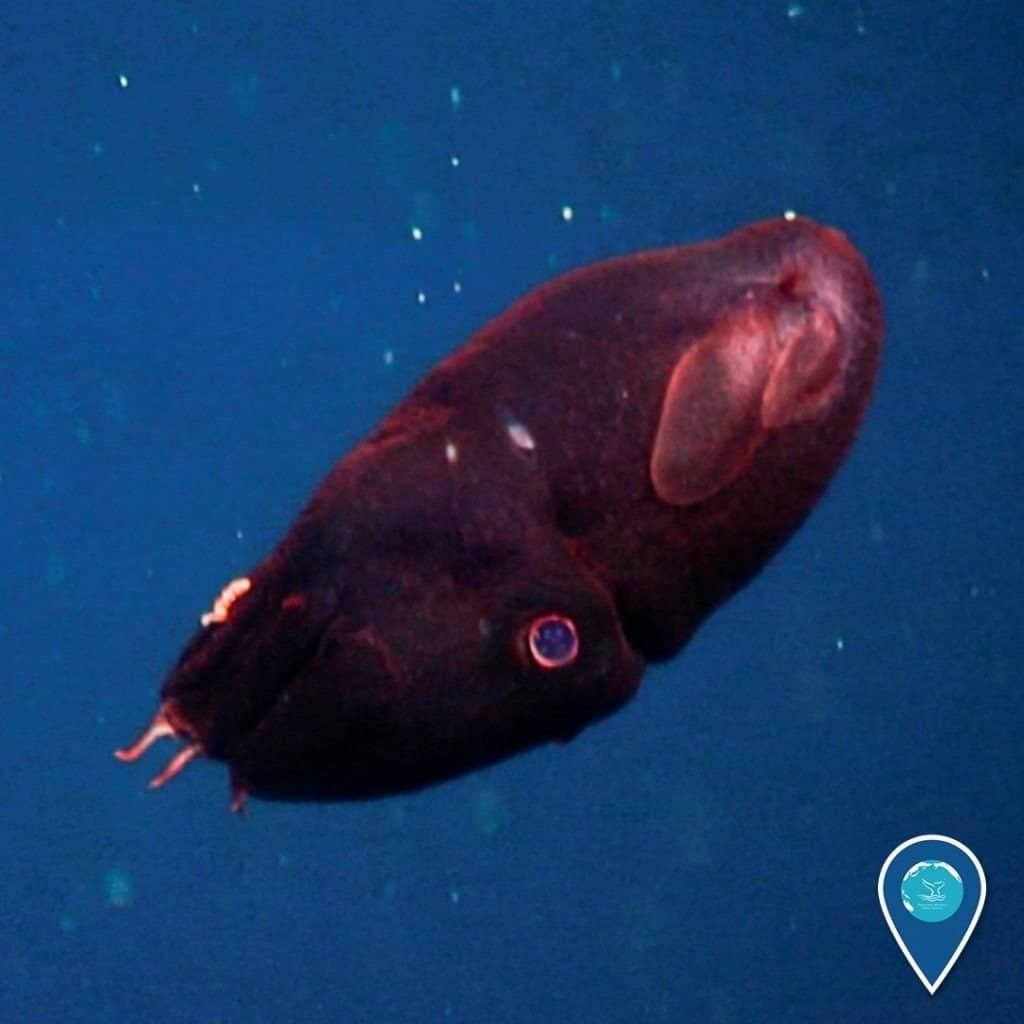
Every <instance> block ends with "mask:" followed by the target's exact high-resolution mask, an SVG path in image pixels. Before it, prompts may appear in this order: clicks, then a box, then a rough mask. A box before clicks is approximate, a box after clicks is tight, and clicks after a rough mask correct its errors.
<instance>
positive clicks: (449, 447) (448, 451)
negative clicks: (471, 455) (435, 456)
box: [444, 441, 459, 466]
mask: <svg viewBox="0 0 1024 1024" xmlns="http://www.w3.org/2000/svg"><path fill="white" fill-rule="evenodd" d="M444 458H445V462H447V463H448V465H449V466H454V465H455V463H456V462H458V461H459V446H458V445H457V444H456V443H455V442H454V441H449V442H448V443H447V444H446V445H445V446H444Z"/></svg>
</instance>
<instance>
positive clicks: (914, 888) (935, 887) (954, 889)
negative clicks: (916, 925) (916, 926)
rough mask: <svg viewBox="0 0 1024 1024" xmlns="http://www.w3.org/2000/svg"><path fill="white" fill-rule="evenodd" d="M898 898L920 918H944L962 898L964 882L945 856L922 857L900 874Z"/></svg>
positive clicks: (958, 905)
mask: <svg viewBox="0 0 1024 1024" xmlns="http://www.w3.org/2000/svg"><path fill="white" fill-rule="evenodd" d="M900 898H901V899H902V901H903V906H904V907H906V909H907V912H908V913H911V914H913V915H914V917H916V918H917V919H918V920H919V921H945V920H946V918H947V917H952V916H953V915H954V914H955V913H956V912H957V910H959V909H960V904H961V903H963V901H964V882H963V879H962V878H961V877H960V875H959V874H957V871H956V868H954V867H953V866H952V865H950V864H947V863H946V862H945V861H944V860H922V861H918V862H917V863H916V864H915V865H914V866H913V867H912V868H911V869H910V870H909V871H908V872H907V873H906V874H905V875H904V876H903V882H902V884H901V885H900Z"/></svg>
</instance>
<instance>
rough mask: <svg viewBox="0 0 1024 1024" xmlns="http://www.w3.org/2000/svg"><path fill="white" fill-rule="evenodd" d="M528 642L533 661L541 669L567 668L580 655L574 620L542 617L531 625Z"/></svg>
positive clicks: (555, 616) (562, 617) (548, 616)
mask: <svg viewBox="0 0 1024 1024" xmlns="http://www.w3.org/2000/svg"><path fill="white" fill-rule="evenodd" d="M527 642H528V643H529V647H530V654H531V655H533V660H534V661H535V662H537V664H538V665H540V667H541V668H565V666H566V665H571V664H572V663H573V662H574V661H575V660H576V656H577V655H578V654H579V653H580V638H579V634H578V633H577V632H576V627H575V625H573V621H572V619H567V618H566V617H565V616H564V615H542V616H541V617H540V618H539V619H534V620H533V622H531V623H530V629H529V632H528V634H527Z"/></svg>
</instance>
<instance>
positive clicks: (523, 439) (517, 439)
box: [505, 418, 537, 452]
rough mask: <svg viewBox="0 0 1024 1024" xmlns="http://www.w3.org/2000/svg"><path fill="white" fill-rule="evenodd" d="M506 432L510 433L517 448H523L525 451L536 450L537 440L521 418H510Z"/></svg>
mask: <svg viewBox="0 0 1024 1024" xmlns="http://www.w3.org/2000/svg"><path fill="white" fill-rule="evenodd" d="M505 432H506V433H507V434H508V436H509V440H510V441H511V442H512V443H513V444H514V445H515V446H516V447H517V448H520V449H522V450H523V451H524V452H532V451H535V450H536V448H537V442H536V441H534V439H533V434H531V433H530V431H529V430H527V428H526V427H524V426H523V424H522V423H520V422H519V420H516V419H511V418H510V419H509V420H508V422H506V424H505Z"/></svg>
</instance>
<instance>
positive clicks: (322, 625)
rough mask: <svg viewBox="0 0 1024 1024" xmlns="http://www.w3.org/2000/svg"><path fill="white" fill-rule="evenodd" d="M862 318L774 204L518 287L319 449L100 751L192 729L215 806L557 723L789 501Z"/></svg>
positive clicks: (829, 456)
mask: <svg viewBox="0 0 1024 1024" xmlns="http://www.w3.org/2000/svg"><path fill="white" fill-rule="evenodd" d="M881 339H882V311H881V304H880V300H879V296H878V293H877V290H876V288H875V286H874V284H873V282H872V279H871V276H870V273H869V271H868V268H867V266H866V265H865V263H864V261H863V259H862V258H861V257H860V256H859V254H858V253H857V252H856V251H855V250H854V249H853V247H852V246H851V245H850V244H849V243H848V242H847V241H846V239H845V238H844V237H843V236H842V235H841V234H839V233H838V232H835V231H833V230H831V229H828V228H823V227H820V226H818V225H816V224H814V223H812V222H810V221H808V220H805V219H800V218H796V219H780V220H773V221H766V222H763V223H759V224H755V225H753V226H751V227H748V228H745V229H743V230H741V231H738V232H736V233H734V234H732V235H729V236H727V237H726V238H723V239H721V240H720V241H716V242H711V243H706V244H702V245H694V246H682V247H677V248H671V249H663V250H658V251H654V252H645V253H638V254H636V255H632V256H627V257H624V258H620V259H614V260H610V261H607V262H604V263H599V264H596V265H594V266H590V267H585V268H583V269H581V270H577V271H575V272H573V273H570V274H566V275H565V276H563V277H560V278H557V279H555V280H553V281H551V282H550V283H548V284H545V285H543V286H541V287H539V288H537V289H536V290H534V291H532V292H530V293H529V294H527V295H526V296H525V297H524V298H523V299H521V300H520V301H519V302H517V303H516V304H515V305H513V306H512V307H511V308H510V309H509V310H508V311H507V312H505V313H504V314H502V315H501V316H499V317H498V318H497V319H495V320H493V321H492V322H491V323H489V324H488V325H487V326H485V327H484V328H483V329H482V330H481V331H480V332H479V333H478V334H477V335H476V336H475V337H474V338H473V339H472V340H471V341H470V342H469V343H468V344H466V345H464V346H463V347H462V348H460V349H458V350H457V351H456V352H455V353H453V354H452V355H451V356H449V357H448V358H447V359H445V360H444V361H443V362H441V363H440V364H439V365H438V366H437V367H436V368H435V369H434V370H433V371H431V372H430V373H429V374H428V375H427V376H426V377H425V378H424V379H423V380H422V381H421V382H420V383H419V384H418V385H417V386H416V388H415V389H414V390H413V391H412V393H411V394H410V395H409V396H408V397H407V398H406V399H405V400H404V401H403V402H402V403H401V404H400V405H399V406H398V407H397V408H396V409H395V410H394V411H393V412H392V413H391V414H390V415H389V416H388V417H387V418H386V419H385V420H384V421H383V422H382V423H381V424H380V426H379V427H378V428H377V429H376V430H375V431H374V432H373V433H372V434H371V435H370V436H369V437H368V438H367V439H366V440H364V441H363V442H362V443H361V444H360V445H359V446H358V447H356V448H355V449H354V450H353V451H352V452H351V453H349V454H348V455H347V456H345V457H344V458H343V459H342V460H341V461H340V462H339V463H338V464H337V465H336V466H335V467H334V469H333V470H332V471H331V473H330V474H329V475H328V477H327V478H326V479H325V480H324V482H323V483H322V484H321V485H320V487H319V488H318V489H317V491H316V492H315V493H314V495H313V497H312V499H311V500H310V502H309V504H308V505H307V506H306V508H305V509H304V510H303V512H302V513H301V515H300V516H299V518H298V519H297V521H296V522H295V524H294V525H293V526H292V527H291V529H290V530H289V531H288V533H287V534H286V535H285V537H284V539H283V540H282V541H281V542H280V544H279V545H278V546H277V548H276V549H275V551H274V552H273V553H272V554H271V555H270V556H269V558H267V560H266V561H264V562H263V563H262V564H260V565H259V566H257V567H256V568H255V569H254V570H253V571H252V572H251V573H250V574H249V575H248V576H247V577H245V578H243V582H241V583H239V584H238V585H237V586H235V587H234V590H233V591H230V592H227V591H226V592H225V594H224V595H222V597H223V600H221V602H220V604H219V605H218V606H215V608H214V609H213V611H212V612H211V613H210V614H209V615H208V616H207V617H206V619H207V622H208V624H207V625H205V626H204V627H203V628H201V630H200V631H199V632H198V633H197V634H196V636H195V637H193V639H192V641H191V642H190V643H189V645H188V646H187V647H186V649H185V651H184V653H183V654H182V655H181V657H180V658H179V660H178V662H177V664H176V665H175V666H174V668H173V669H172V670H171V672H170V674H169V675H168V677H167V680H166V681H165V683H164V685H163V688H162V691H161V700H162V704H161V709H160V711H159V712H158V714H157V717H156V719H155V721H154V723H153V726H152V727H151V729H150V730H149V731H148V732H147V733H146V734H145V735H144V736H143V737H142V738H141V739H140V740H139V742H138V743H136V744H135V745H134V746H133V747H131V748H129V749H128V750H125V751H122V752H120V756H122V758H123V759H125V760H132V759H134V758H135V757H137V756H139V754H141V753H142V752H143V751H144V750H145V749H146V747H147V746H148V745H149V744H150V743H151V742H152V741H153V740H154V739H155V738H157V737H158V736H160V735H174V736H176V737H178V738H179V739H180V740H181V741H183V743H184V747H183V748H182V749H181V751H180V752H179V754H178V756H177V757H176V758H175V760H174V761H172V763H171V764H170V765H169V766H168V768H167V769H165V771H164V772H163V773H161V775H159V776H158V777H157V779H156V780H154V781H155V783H156V784H160V783H162V782H163V781H165V780H166V779H167V778H169V777H170V776H171V775H173V774H174V773H175V772H176V771H177V770H178V769H180V767H182V766H183V765H184V763H186V762H187V760H188V759H190V758H191V757H192V756H195V755H205V756H207V757H210V758H214V759H217V760H221V761H224V762H226V763H227V765H228V767H229V770H230V773H231V779H232V785H233V789H234V792H235V795H236V804H240V802H241V799H242V797H243V796H244V795H245V794H246V793H251V794H254V795H258V796H263V797H269V798H279V799H345V798H360V797H369V796H375V795H380V794H386V793H393V792H399V791H405V790H411V789H416V788H418V787H420V786H423V785H426V784H429V783H432V782H436V781H439V780H441V779H445V778H450V777H452V776H454V775H458V774H460V773H463V772H466V771H470V770H472V769H474V768H478V767H480V766H482V765H486V764H489V763H492V762H494V761H496V760H499V759H501V758H503V757H506V756H508V755H510V754H512V753H515V752H516V751H519V750H522V749H524V748H527V747H530V746H533V745H536V744H538V743H542V742H545V741H549V740H567V739H569V738H571V737H572V736H574V735H575V734H576V733H577V732H578V731H579V730H580V729H581V728H583V727H584V726H585V725H587V724H588V723H590V722H592V721H595V720H597V719H599V718H601V717H603V716H605V715H607V714H609V713H610V712H612V711H613V710H615V709H616V708H617V707H619V706H620V705H621V704H623V703H624V702H625V701H626V700H628V699H629V698H630V697H631V696H632V695H633V693H634V692H635V691H636V689H637V687H638V686H639V683H640V679H641V676H642V674H643V670H644V666H645V664H646V663H647V662H652V661H659V660H663V659H666V658H669V657H671V656H673V655H674V654H675V653H676V652H677V651H678V650H679V649H680V648H681V647H682V646H683V645H684V644H685V643H686V642H687V640H688V639H689V637H690V636H691V635H692V634H693V632H694V630H695V629H696V628H697V626H698V625H699V624H700V622H701V621H702V620H703V619H704V618H705V617H706V616H707V615H708V614H709V613H710V612H711V611H712V610H713V609H714V608H715V607H717V606H718V605H719V604H721V603H722V602H723V601H724V600H725V599H726V598H728V597H729V596H730V595H731V594H733V593H734V592H735V591H736V590H737V589H738V588H740V587H742V586H743V585H744V584H745V583H746V582H747V581H748V580H749V579H750V578H751V577H752V576H753V575H754V574H755V573H756V572H757V571H758V570H759V569H760V567H761V566H762V565H763V564H764V563H765V562H766V561H767V560H768V559H769V558H770V557H771V555H772V554H773V553H774V552H775V551H776V550H777V549H778V548H779V547H780V545H781V544H782V543H783V542H784V541H785V540H786V539H787V538H788V537H789V536H790V535H791V534H792V533H793V532H794V530H796V529H797V527H798V526H799V525H800V524H801V522H802V521H803V520H804V518H805V517H806V516H807V514H808V513H809V511H810V510H811V508H812V507H813V505H814V503H815V501H816V500H817V499H818V497H819V496H820V495H821V493H822V492H823V490H824V489H825V487H826V485H827V483H828V481H829V479H830V478H831V477H832V475H833V474H834V472H835V471H836V469H837V467H838V466H839V464H840V462H841V461H842V458H843V456H844V454H845V453H846V451H847V449H848V448H849V446H850V444H851V442H852V440H853V438H854V435H855V433H856V431H857V428H858V425H859V423H860V420H861V417H862V414H863V412H864V408H865V404H866V402H867V400H868V397H869V395H870V392H871V389H872V385H873V382H874V378H875V374H876V370H877V365H878V360H879V353H880V348H881ZM544 616H549V617H551V621H554V622H556V624H557V623H563V624H564V623H569V624H570V626H569V627H567V628H571V630H572V635H574V636H575V639H576V641H577V647H576V648H574V650H573V652H572V658H571V660H570V661H568V662H566V663H564V664H559V665H552V664H544V663H542V661H543V659H541V660H538V655H537V652H536V651H534V650H533V649H532V642H533V639H532V638H533V637H534V632H531V630H534V629H535V626H534V624H536V623H537V622H538V621H540V619H541V618H543V617H544ZM556 628H557V627H556ZM566 635H569V634H566Z"/></svg>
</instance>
